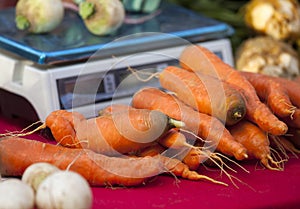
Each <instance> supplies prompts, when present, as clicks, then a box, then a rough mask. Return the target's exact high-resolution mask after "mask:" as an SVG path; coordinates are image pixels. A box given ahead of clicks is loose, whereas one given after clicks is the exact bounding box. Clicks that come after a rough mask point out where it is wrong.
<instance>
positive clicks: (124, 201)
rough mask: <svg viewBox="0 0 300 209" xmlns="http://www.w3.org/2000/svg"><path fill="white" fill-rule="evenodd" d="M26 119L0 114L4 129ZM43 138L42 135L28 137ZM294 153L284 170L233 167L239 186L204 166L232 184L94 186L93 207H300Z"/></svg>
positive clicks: (161, 180)
mask: <svg viewBox="0 0 300 209" xmlns="http://www.w3.org/2000/svg"><path fill="white" fill-rule="evenodd" d="M24 127H25V125H24V123H23V122H22V121H20V120H18V121H16V120H9V119H6V118H3V117H2V116H1V115H0V132H1V133H4V132H5V131H19V130H21V129H22V128H24ZM27 137H28V138H31V139H38V140H43V137H42V136H41V135H39V134H38V133H37V134H33V135H30V136H27ZM298 157H299V159H298V158H296V157H294V156H292V155H291V156H290V158H289V160H288V162H287V163H286V164H285V169H284V171H270V170H266V169H263V168H262V167H261V166H260V165H259V164H257V162H256V161H249V162H243V163H242V165H243V167H244V168H246V169H247V170H248V171H249V172H250V173H246V172H245V171H243V170H242V169H241V168H238V167H236V166H233V164H230V165H232V167H233V168H234V169H235V170H236V171H237V173H234V172H230V173H231V174H232V175H234V176H235V177H237V178H238V179H239V180H240V181H238V180H234V181H235V183H236V184H237V186H238V187H239V188H236V187H235V186H234V185H233V184H232V183H231V182H230V180H229V179H228V178H227V177H226V175H225V174H223V175H222V176H220V172H219V171H216V170H214V171H211V170H207V169H205V168H202V169H201V170H200V171H201V173H203V174H205V175H208V176H210V177H213V178H216V179H218V180H221V181H224V182H227V183H228V184H229V186H228V187H225V186H220V185H215V184H213V183H210V182H205V181H200V182H193V181H188V180H182V179H179V181H178V180H176V179H175V178H174V177H173V176H167V175H161V176H158V177H157V178H155V179H153V181H151V182H149V183H147V185H144V186H141V187H137V188H98V187H97V188H96V187H95V188H92V190H93V195H94V202H93V208H95V209H96V208H102V209H104V208H139V209H140V208H145V209H146V208H158V209H161V208H172V209H176V208H187V209H188V208H189V209H190V208H208V209H214V208H231V209H234V208H239V209H240V208H241V209H242V208H245V209H246V208H249V209H250V208H255V209H269V208H274V209H275V208H287V209H292V208H300V191H298V187H299V188H300V155H299V156H298Z"/></svg>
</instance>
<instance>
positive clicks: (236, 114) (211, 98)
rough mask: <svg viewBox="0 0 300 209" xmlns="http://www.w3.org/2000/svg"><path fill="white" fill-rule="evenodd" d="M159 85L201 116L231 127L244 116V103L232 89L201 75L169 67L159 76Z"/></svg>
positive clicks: (225, 84)
mask: <svg viewBox="0 0 300 209" xmlns="http://www.w3.org/2000/svg"><path fill="white" fill-rule="evenodd" d="M159 82H160V85H161V86H162V87H163V88H165V89H167V90H169V91H172V92H174V93H175V94H176V96H177V97H178V98H179V99H180V100H182V101H184V102H185V103H186V104H188V105H189V106H191V107H193V108H194V109H196V110H197V111H199V112H201V113H205V114H208V115H212V116H214V117H216V118H218V119H220V120H221V121H223V122H224V123H226V125H233V124H235V123H237V122H238V121H240V120H241V119H242V118H243V117H244V115H245V114H246V107H245V101H244V99H243V97H242V95H241V94H240V92H238V91H237V90H236V89H235V88H233V87H232V86H230V85H229V84H227V83H225V82H221V81H220V80H218V79H216V78H214V77H212V76H207V75H204V74H195V73H192V72H188V71H185V70H182V69H181V68H179V67H175V66H168V67H166V68H165V69H164V70H163V71H162V72H161V73H160V75H159Z"/></svg>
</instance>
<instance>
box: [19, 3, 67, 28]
mask: <svg viewBox="0 0 300 209" xmlns="http://www.w3.org/2000/svg"><path fill="white" fill-rule="evenodd" d="M15 15H16V16H15V22H16V26H17V28H18V29H19V30H27V31H29V32H31V33H38V34H39V33H47V32H50V31H52V30H54V29H55V28H56V27H58V25H59V24H60V23H61V22H62V20H63V17H64V6H63V3H62V1H61V0H19V1H18V2H17V5H16V14H15Z"/></svg>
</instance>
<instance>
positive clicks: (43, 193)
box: [36, 171, 92, 209]
mask: <svg viewBox="0 0 300 209" xmlns="http://www.w3.org/2000/svg"><path fill="white" fill-rule="evenodd" d="M36 205H37V207H38V208H41V209H58V208H59V209H69V208H72V209H77V208H78V209H88V208H91V206H92V191H91V188H90V186H89V184H88V182H87V181H86V179H84V178H83V177H82V176H81V175H79V174H78V173H75V172H72V171H58V172H55V173H53V174H51V175H49V176H48V177H47V178H45V180H44V181H43V182H41V184H40V186H39V187H38V189H37V192H36Z"/></svg>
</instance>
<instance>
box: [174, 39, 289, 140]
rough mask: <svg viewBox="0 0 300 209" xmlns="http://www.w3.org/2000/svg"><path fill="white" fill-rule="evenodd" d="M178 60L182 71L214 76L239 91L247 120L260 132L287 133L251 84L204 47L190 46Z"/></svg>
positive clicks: (283, 124)
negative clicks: (243, 100) (244, 103)
mask: <svg viewBox="0 0 300 209" xmlns="http://www.w3.org/2000/svg"><path fill="white" fill-rule="evenodd" d="M179 59H180V64H181V66H182V67H183V68H184V69H186V70H189V71H192V72H196V73H197V72H200V73H203V74H207V75H211V76H214V77H216V78H218V79H220V80H222V81H224V82H227V83H230V84H231V85H233V86H234V87H235V88H236V89H237V90H239V91H240V92H241V94H242V95H243V96H244V99H245V102H246V109H247V112H246V117H247V119H248V120H250V121H252V122H254V123H256V124H257V125H258V126H259V127H260V128H261V129H262V130H264V131H266V132H268V133H270V134H273V135H283V134H285V133H286V132H287V130H288V127H287V125H286V124H285V123H284V122H282V121H281V120H279V119H278V118H277V117H276V116H275V115H274V114H273V113H272V112H271V110H270V109H269V108H268V106H267V105H265V104H264V103H262V102H261V101H260V99H259V97H258V95H257V94H256V91H255V89H254V87H253V86H252V85H251V83H250V82H249V81H248V80H247V79H246V78H245V77H244V76H243V75H242V74H241V73H240V72H239V71H237V70H235V69H234V68H233V67H231V66H230V65H228V64H227V63H225V62H223V61H222V60H221V59H220V58H219V57H218V56H217V55H216V54H214V53H213V52H211V51H210V50H208V49H206V48H205V47H202V46H198V45H191V46H188V47H186V48H185V49H184V50H183V52H182V53H181V55H180V58H179Z"/></svg>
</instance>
